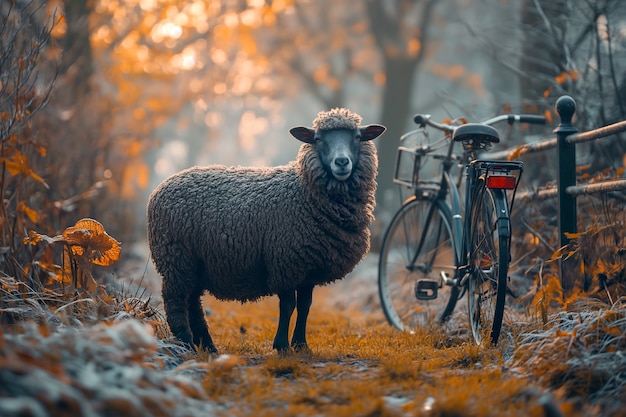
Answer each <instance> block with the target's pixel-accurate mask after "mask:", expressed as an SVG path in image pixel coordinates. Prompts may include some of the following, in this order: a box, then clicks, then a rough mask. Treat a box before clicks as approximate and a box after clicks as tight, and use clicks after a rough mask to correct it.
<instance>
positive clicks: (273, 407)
mask: <svg viewBox="0 0 626 417" xmlns="http://www.w3.org/2000/svg"><path fill="white" fill-rule="evenodd" d="M336 290H337V288H336V287H333V286H330V287H322V288H317V289H316V291H315V293H314V301H313V306H312V309H311V314H310V316H309V326H308V328H309V332H308V342H309V346H310V348H311V350H310V352H290V353H287V354H282V355H281V354H278V353H276V352H275V351H273V350H272V347H271V346H272V340H273V337H274V332H275V330H276V324H277V319H278V300H277V299H276V298H275V297H272V298H267V299H263V300H261V301H259V302H257V303H247V304H240V303H235V302H221V301H217V300H215V299H213V298H212V297H206V298H205V306H206V308H208V309H209V310H210V314H209V315H208V317H207V319H208V323H209V326H210V329H211V332H212V334H213V336H214V341H215V343H216V345H217V347H218V349H219V350H220V354H221V355H222V356H220V357H219V358H218V359H217V360H215V359H213V358H207V359H208V360H212V359H213V360H215V362H216V363H220V365H215V366H214V367H210V368H209V371H208V372H207V374H206V376H205V377H204V379H203V386H204V388H205V390H206V392H207V394H208V396H209V398H210V399H211V400H213V401H216V402H217V403H219V404H220V405H221V407H220V411H219V413H220V415H224V416H227V415H229V416H230V415H235V416H253V415H254V416H275V415H284V416H309V415H310V416H313V415H332V416H401V415H428V416H496V415H508V416H545V415H551V414H546V413H547V411H546V410H547V409H548V408H550V407H552V408H554V409H555V410H559V409H560V410H562V411H563V412H567V415H570V416H577V415H584V414H579V410H575V408H574V407H573V406H572V405H571V404H568V403H567V402H566V401H562V400H559V399H555V398H553V397H552V396H551V395H550V394H545V391H544V390H542V389H541V388H539V387H538V386H536V385H535V384H534V383H533V381H531V380H529V379H528V378H527V377H524V376H522V374H521V373H519V372H518V371H517V370H513V369H509V368H508V367H507V365H506V364H505V363H504V360H503V351H504V350H505V349H507V347H498V348H492V347H489V348H486V347H481V346H475V345H474V344H473V343H471V342H470V341H469V338H468V337H459V336H449V335H447V334H446V333H445V332H436V331H432V332H423V333H421V334H413V335H412V334H408V333H402V332H399V331H397V330H395V329H393V328H391V327H390V326H389V325H388V324H387V323H386V322H385V320H384V318H383V316H382V312H380V311H378V310H375V311H373V312H371V313H364V312H362V311H359V310H357V309H340V308H338V307H337V305H334V304H333V302H332V301H331V300H332V297H331V296H330V295H331V294H332V291H336ZM504 345H506V344H504Z"/></svg>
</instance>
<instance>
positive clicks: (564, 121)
mask: <svg viewBox="0 0 626 417" xmlns="http://www.w3.org/2000/svg"><path fill="white" fill-rule="evenodd" d="M556 111H557V112H558V113H559V116H560V118H561V123H560V124H559V126H558V127H557V128H556V129H554V133H556V137H557V153H558V158H557V168H558V174H557V186H558V191H559V200H558V213H559V219H558V221H559V239H560V245H561V246H565V245H567V244H568V243H569V241H570V239H569V238H568V237H567V236H566V235H565V233H576V229H577V228H576V197H575V196H573V195H570V194H568V193H567V192H566V189H567V187H569V186H570V185H576V145H575V144H573V143H567V141H566V138H567V137H568V136H569V135H571V134H574V133H577V132H578V129H576V128H575V127H574V126H573V125H572V117H573V116H574V112H575V111H576V102H575V101H574V99H573V98H571V97H570V96H562V97H560V98H559V99H558V100H557V101H556Z"/></svg>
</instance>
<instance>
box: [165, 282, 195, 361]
mask: <svg viewBox="0 0 626 417" xmlns="http://www.w3.org/2000/svg"><path fill="white" fill-rule="evenodd" d="M188 302H189V296H188V295H187V294H184V293H179V292H177V291H173V290H172V288H171V286H169V285H164V286H163V305H164V306H165V316H166V317H167V324H168V325H169V326H170V330H171V331H172V333H173V334H174V336H176V337H177V338H178V340H180V341H181V342H183V343H185V344H186V345H187V346H188V347H189V348H191V349H193V346H194V345H193V338H192V336H191V328H190V327H189V305H188Z"/></svg>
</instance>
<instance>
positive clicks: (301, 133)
mask: <svg viewBox="0 0 626 417" xmlns="http://www.w3.org/2000/svg"><path fill="white" fill-rule="evenodd" d="M289 133H291V135H292V136H293V137H294V138H296V139H298V140H299V141H302V142H304V143H315V130H313V129H311V128H309V127H304V126H298V127H292V128H291V129H289Z"/></svg>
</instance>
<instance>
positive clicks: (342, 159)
mask: <svg viewBox="0 0 626 417" xmlns="http://www.w3.org/2000/svg"><path fill="white" fill-rule="evenodd" d="M359 123H361V116H359V115H358V114H356V113H352V112H350V110H348V109H339V108H337V109H333V110H330V111H328V112H320V113H319V114H318V115H317V118H316V119H315V120H314V121H313V127H312V128H310V127H302V126H300V127H294V128H292V129H290V130H289V133H291V134H292V135H293V137H295V138H296V139H298V140H300V141H302V142H304V143H309V144H311V145H312V146H313V147H314V149H315V150H316V151H317V153H318V155H319V158H320V160H321V162H322V164H323V165H324V166H325V167H326V169H328V170H329V171H330V172H331V173H332V175H333V177H335V179H337V180H338V181H345V180H347V179H348V178H350V175H352V172H353V171H354V168H355V167H356V163H357V161H358V158H359V150H360V143H361V142H366V141H369V140H372V139H376V138H377V137H378V136H380V135H381V134H382V133H383V132H384V131H385V130H386V128H385V127H384V126H381V125H377V124H370V125H366V126H359Z"/></svg>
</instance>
